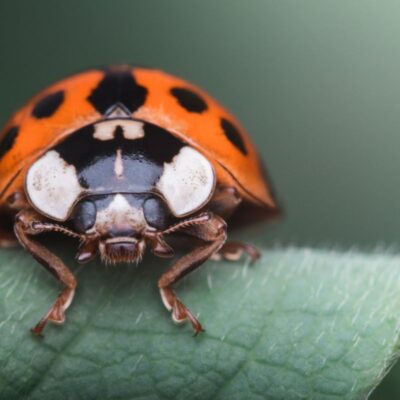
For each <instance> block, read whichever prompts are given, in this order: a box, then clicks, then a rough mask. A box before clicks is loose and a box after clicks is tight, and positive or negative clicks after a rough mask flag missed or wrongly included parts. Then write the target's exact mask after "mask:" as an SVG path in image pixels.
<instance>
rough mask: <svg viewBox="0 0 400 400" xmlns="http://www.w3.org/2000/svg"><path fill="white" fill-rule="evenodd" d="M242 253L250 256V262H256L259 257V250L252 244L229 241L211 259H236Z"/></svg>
mask: <svg viewBox="0 0 400 400" xmlns="http://www.w3.org/2000/svg"><path fill="white" fill-rule="evenodd" d="M244 254H247V255H248V256H249V257H250V261H251V263H254V262H256V261H257V260H258V259H259V258H260V257H261V254H260V252H259V251H258V250H257V248H256V247H254V246H253V245H251V244H249V243H242V242H237V241H230V242H227V243H225V244H224V245H223V246H222V248H221V250H220V251H219V252H218V253H215V254H214V255H213V257H212V259H213V260H215V261H219V260H221V259H224V260H228V261H237V260H239V259H240V258H241V257H242V256H243V255H244Z"/></svg>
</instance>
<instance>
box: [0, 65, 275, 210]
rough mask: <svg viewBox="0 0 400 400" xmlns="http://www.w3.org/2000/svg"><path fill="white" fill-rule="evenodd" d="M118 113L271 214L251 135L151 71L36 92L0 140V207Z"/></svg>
mask: <svg viewBox="0 0 400 400" xmlns="http://www.w3.org/2000/svg"><path fill="white" fill-rule="evenodd" d="M115 107H122V108H123V109H124V110H128V112H129V113H130V115H131V116H132V118H133V119H135V120H141V121H146V122H148V123H150V124H153V125H156V126H158V127H160V128H162V129H164V130H166V131H168V132H170V133H171V134H172V135H174V136H176V137H177V138H178V139H180V140H181V141H182V142H184V143H186V144H187V145H189V146H191V147H193V148H195V149H196V150H198V151H199V152H200V153H202V154H203V155H204V156H205V157H206V158H207V159H208V160H209V161H210V162H211V163H212V165H213V167H214V170H215V173H216V177H217V183H218V184H220V185H226V186H233V187H235V188H236V190H237V191H238V192H239V193H240V195H241V196H242V198H243V199H244V202H245V203H247V204H249V205H254V206H258V208H265V209H270V210H272V209H275V208H276V204H275V200H274V198H273V196H272V194H271V189H270V186H269V184H268V182H267V181H266V178H265V173H264V171H263V167H262V165H261V162H260V160H259V157H258V154H257V151H256V149H255V148H254V146H253V144H252V142H251V140H250V138H249V136H248V134H247V133H246V132H245V131H244V129H243V128H242V127H241V125H240V124H239V122H238V121H237V120H236V119H235V117H234V116H232V115H231V114H230V113H229V112H228V111H227V110H226V109H225V108H223V107H222V106H221V105H220V104H219V103H218V102H217V101H216V100H214V99H213V98H212V97H210V96H209V95H208V94H207V93H205V92H204V91H202V90H201V89H199V88H198V87H196V86H194V85H193V84H191V83H189V82H187V81H185V80H183V79H180V78H177V77H175V76H172V75H169V74H167V73H165V72H162V71H160V70H156V69H149V68H142V67H130V66H116V67H110V68H108V69H104V70H97V69H96V70H88V71H86V72H82V73H79V74H77V75H74V76H71V77H69V78H66V79H64V80H62V81H60V82H58V83H56V84H54V85H52V86H50V87H48V88H47V89H45V90H43V91H42V92H40V93H39V94H38V95H37V96H35V97H34V98H33V99H32V100H30V101H29V102H28V103H27V104H26V105H25V106H24V107H23V108H22V109H20V110H19V111H18V112H17V113H16V114H15V115H14V116H13V117H12V118H11V119H10V120H9V121H8V122H7V124H6V126H5V127H4V129H3V130H2V131H1V133H0V207H1V206H2V205H4V203H5V201H6V199H7V198H8V196H9V195H10V194H12V193H14V192H16V191H18V190H23V187H24V181H25V176H26V173H27V170H28V168H29V167H30V165H31V164H32V163H33V162H34V161H35V160H37V159H38V158H39V157H40V156H41V155H43V154H44V153H45V152H46V151H47V150H48V149H51V148H53V147H54V146H56V145H57V144H59V143H61V142H62V141H63V140H64V139H65V138H67V137H68V136H69V135H71V134H72V133H74V132H76V131H78V130H79V129H80V128H82V127H84V126H86V125H90V124H93V123H95V122H97V121H100V120H102V119H103V118H104V116H105V115H106V114H107V113H109V112H110V110H112V109H113V108H115Z"/></svg>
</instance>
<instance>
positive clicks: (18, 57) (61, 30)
mask: <svg viewBox="0 0 400 400" xmlns="http://www.w3.org/2000/svg"><path fill="white" fill-rule="evenodd" d="M0 18H1V24H0V49H1V55H0V59H1V62H0V96H1V104H2V108H1V109H0V122H1V123H3V122H5V121H6V119H7V117H8V116H9V115H10V114H11V113H12V112H13V111H15V110H16V109H17V108H18V107H19V106H20V105H22V104H23V103H24V101H26V100H27V99H28V98H29V97H30V96H31V95H33V94H35V92H37V91H38V90H39V89H41V88H43V87H45V86H46V85H48V84H49V83H51V82H53V81H55V80H57V79H59V78H60V77H63V76H64V75H68V74H71V73H72V72H76V71H79V70H82V69H85V68H87V67H93V66H102V65H107V64H115V63H133V64H141V65H149V66H156V67H159V68H162V69H165V70H167V71H169V72H171V73H174V74H177V75H180V76H182V77H185V78H187V79H189V80H191V81H193V82H195V83H197V84H198V85H199V86H201V87H203V88H205V89H206V90H208V91H209V92H210V93H211V94H213V95H214V96H215V97H216V98H218V99H219V100H220V101H221V102H222V103H224V104H225V105H226V106H227V107H228V108H230V109H231V111H233V112H234V113H235V114H236V115H237V116H238V118H239V119H240V120H241V121H242V122H243V124H244V125H245V126H246V127H247V129H248V130H249V132H250V133H251V135H252V137H253V139H254V141H255V142H256V144H257V146H258V148H259V149H260V152H261V153H262V156H263V158H264V160H265V162H266V164H267V166H268V168H269V171H270V175H271V176H272V177H273V181H274V184H275V187H276V189H277V192H278V194H279V197H280V198H281V200H282V203H283V204H284V207H285V211H286V218H285V220H284V221H283V222H282V223H281V224H280V225H279V226H278V225H277V226H276V227H274V228H272V229H271V230H270V231H269V233H267V234H266V238H267V239H268V240H271V241H272V240H274V241H278V242H280V243H283V244H298V245H312V246H317V245H323V246H332V245H335V246H340V247H344V248H346V247H349V246H353V245H356V246H359V247H362V248H372V247H375V246H376V245H379V244H384V245H395V246H396V245H397V243H398V234H399V214H398V213H399V211H400V210H399V198H400V185H399V181H398V176H397V170H398V169H399V168H400V159H399V147H400V134H399V130H400V129H399V128H400V40H399V38H400V23H399V21H400V3H399V2H397V1H379V2H378V1H348V0H346V1H345V0H343V1H329V2H328V1H311V0H307V1H306V0H302V1H267V0H251V1H250V0H246V1H245V0H242V1H235V0H218V1H212V0H207V1H205V0H202V1H194V0H181V1H177V0H168V1H167V0H158V1H156V0H146V1H133V0H115V1H104V0H96V1H94V0H92V1H89V0H79V1H77V0H74V1H68V2H55V1H51V0H48V1H47V0H46V1H44V0H36V1H34V2H32V1H15V2H12V3H11V2H5V1H2V2H1V3H0ZM398 375H399V376H400V372H399V373H398ZM395 381H396V379H395V375H394V374H393V373H392V375H391V377H390V378H389V379H388V380H387V381H386V382H387V383H386V385H387V388H389V386H390V385H389V384H390V383H391V386H392V389H393V390H395V386H396V384H395V383H396V382H395ZM388 385H389V386H388ZM388 390H389V389H388ZM398 390H400V389H398ZM387 393H389V392H387ZM393 393H394V392H393ZM397 393H399V392H397ZM383 395H384V391H382V396H383ZM386 395H387V394H386ZM387 396H388V395H387ZM380 398H383V397H380ZM385 398H386V397H385ZM387 398H390V397H387Z"/></svg>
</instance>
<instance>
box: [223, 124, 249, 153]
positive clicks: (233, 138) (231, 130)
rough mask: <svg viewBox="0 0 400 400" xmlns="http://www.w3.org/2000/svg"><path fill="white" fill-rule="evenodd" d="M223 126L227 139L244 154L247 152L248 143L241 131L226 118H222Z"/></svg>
mask: <svg viewBox="0 0 400 400" xmlns="http://www.w3.org/2000/svg"><path fill="white" fill-rule="evenodd" d="M221 127H222V129H223V131H224V133H225V136H226V137H227V139H228V140H229V141H230V142H231V143H232V144H233V145H234V146H235V147H236V148H237V149H238V150H239V151H240V152H241V153H242V154H244V155H246V154H247V149H246V145H245V144H244V141H243V139H242V136H241V135H240V133H239V130H238V129H237V128H236V127H235V125H233V124H232V122H230V121H228V120H227V119H225V118H221Z"/></svg>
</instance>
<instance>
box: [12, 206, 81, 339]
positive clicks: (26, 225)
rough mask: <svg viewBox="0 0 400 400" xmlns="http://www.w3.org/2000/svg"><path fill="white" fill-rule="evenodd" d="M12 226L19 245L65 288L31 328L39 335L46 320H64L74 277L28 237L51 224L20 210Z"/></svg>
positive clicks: (59, 321) (50, 253) (60, 262)
mask: <svg viewBox="0 0 400 400" xmlns="http://www.w3.org/2000/svg"><path fill="white" fill-rule="evenodd" d="M39 218H40V217H39ZM39 227H40V228H41V229H40V228H39ZM14 228H15V234H16V236H17V238H18V239H19V241H20V243H21V245H22V246H23V247H25V248H26V249H27V250H28V251H29V252H30V253H31V254H32V256H33V257H34V258H35V259H36V260H37V261H38V262H39V263H40V264H42V265H43V266H44V267H45V268H46V269H47V270H48V271H49V272H50V273H52V274H53V275H54V276H55V277H56V278H57V279H58V280H59V281H60V282H61V283H63V284H64V285H65V288H64V289H63V290H62V291H61V293H60V294H59V295H58V297H57V299H56V301H55V303H54V304H53V306H52V307H51V308H50V310H49V311H48V312H47V314H46V315H44V317H43V318H42V319H41V320H40V321H39V322H38V324H37V325H36V326H35V327H34V328H33V329H32V332H33V333H35V334H36V335H40V334H41V333H42V331H43V329H44V327H45V325H46V323H47V321H51V322H55V323H57V324H62V323H63V322H64V321H65V311H66V309H67V308H68V307H69V306H70V304H71V302H72V299H73V297H74V293H75V288H76V279H75V277H74V276H73V275H72V273H71V271H70V270H69V269H68V267H67V266H66V265H65V264H64V263H63V262H62V261H61V260H60V259H59V258H58V257H57V256H55V255H54V254H53V253H52V252H50V251H49V250H48V249H46V248H45V247H44V246H42V245H41V244H39V243H37V242H36V241H34V240H32V239H30V238H29V236H30V235H37V234H39V233H42V232H43V231H45V230H46V231H49V230H52V229H51V225H49V224H42V222H41V221H40V219H38V218H37V215H36V214H35V213H33V212H31V211H22V212H21V213H19V214H18V216H17V218H16V223H15V227H14ZM53 230H55V229H53Z"/></svg>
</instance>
